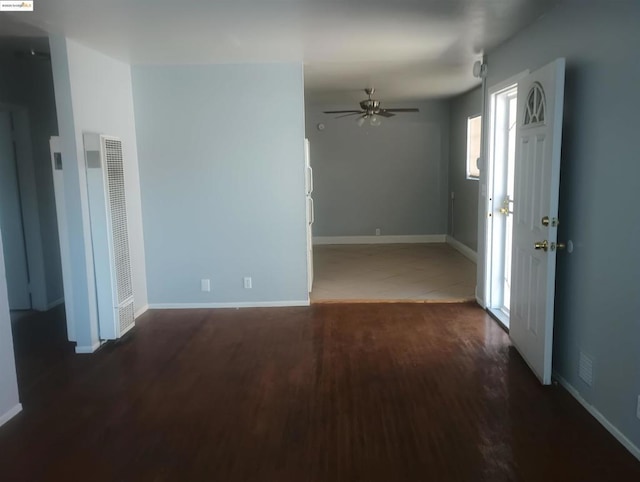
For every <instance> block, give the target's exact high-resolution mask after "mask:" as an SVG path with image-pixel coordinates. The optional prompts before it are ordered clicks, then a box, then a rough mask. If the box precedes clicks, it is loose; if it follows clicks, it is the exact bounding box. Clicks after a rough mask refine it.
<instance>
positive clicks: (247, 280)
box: [244, 276, 252, 290]
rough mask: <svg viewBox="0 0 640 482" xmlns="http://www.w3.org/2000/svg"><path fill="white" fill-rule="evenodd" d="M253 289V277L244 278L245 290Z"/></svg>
mask: <svg viewBox="0 0 640 482" xmlns="http://www.w3.org/2000/svg"><path fill="white" fill-rule="evenodd" d="M251 287H252V282H251V277H250V276H246V277H245V278H244V288H245V289H246V290H250V289H251Z"/></svg>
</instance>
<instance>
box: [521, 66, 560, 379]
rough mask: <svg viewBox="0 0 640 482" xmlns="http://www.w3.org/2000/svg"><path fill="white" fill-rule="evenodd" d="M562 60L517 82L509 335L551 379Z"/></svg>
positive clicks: (540, 372) (537, 371)
mask: <svg viewBox="0 0 640 482" xmlns="http://www.w3.org/2000/svg"><path fill="white" fill-rule="evenodd" d="M564 73H565V60H564V59H558V60H556V61H554V62H552V63H550V64H548V65H546V66H545V67H543V68H541V69H539V70H536V71H535V72H532V73H531V74H529V75H528V76H526V77H525V78H524V79H522V80H521V81H520V82H519V83H518V109H517V131H516V139H517V147H516V165H515V196H514V197H515V198H514V203H513V214H514V222H513V250H512V263H513V265H512V269H513V271H512V280H511V282H512V286H511V320H510V323H511V324H510V336H511V340H512V342H513V344H514V345H515V347H516V348H517V349H518V351H519V352H520V354H521V355H522V357H523V358H524V359H525V361H526V362H527V363H528V365H529V366H530V367H531V369H532V370H533V372H534V373H535V374H536V376H537V377H538V378H539V379H540V381H541V382H542V383H543V384H545V385H548V384H549V383H551V352H552V346H553V305H554V296H555V273H556V253H557V249H558V244H557V234H558V190H559V187H560V146H561V141H562V114H563V102H564Z"/></svg>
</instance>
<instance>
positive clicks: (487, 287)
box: [476, 69, 530, 307]
mask: <svg viewBox="0 0 640 482" xmlns="http://www.w3.org/2000/svg"><path fill="white" fill-rule="evenodd" d="M529 73H530V70H529V69H526V70H523V71H521V72H518V73H517V74H515V75H513V76H511V77H509V78H508V79H505V80H503V81H501V82H497V83H495V84H493V85H492V86H488V85H487V83H486V77H485V78H483V79H482V86H483V94H482V119H483V121H482V122H483V124H482V148H481V154H482V169H480V189H478V248H479V249H480V254H479V256H478V259H479V265H480V267H481V269H479V270H478V273H479V274H480V272H482V276H478V280H477V285H478V292H479V293H480V294H481V295H482V296H476V297H477V298H478V299H482V300H483V303H482V305H483V306H485V307H486V306H490V305H491V276H492V268H493V266H492V256H491V252H490V250H492V249H493V245H492V236H493V217H492V216H489V214H490V213H491V212H492V211H493V207H492V204H493V201H490V200H489V199H493V158H492V156H491V154H492V152H491V145H492V144H491V143H492V139H491V134H492V133H493V129H492V127H491V125H492V123H493V122H494V119H493V117H494V116H493V115H492V109H491V97H492V96H495V95H497V94H498V93H500V92H502V91H504V90H506V89H508V88H510V87H511V86H513V85H516V86H517V85H518V84H519V83H520V81H521V80H522V79H523V78H525V77H526V76H527V75H529ZM483 189H484V194H483Z"/></svg>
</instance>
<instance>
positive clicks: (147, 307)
mask: <svg viewBox="0 0 640 482" xmlns="http://www.w3.org/2000/svg"><path fill="white" fill-rule="evenodd" d="M148 309H149V305H144V306H141V307H140V308H138V311H136V312H135V313H134V315H133V317H134V318H138V317H140V316H142V315H143V314H144V313H145V312H146V311H147V310H148Z"/></svg>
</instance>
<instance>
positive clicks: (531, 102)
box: [523, 82, 546, 126]
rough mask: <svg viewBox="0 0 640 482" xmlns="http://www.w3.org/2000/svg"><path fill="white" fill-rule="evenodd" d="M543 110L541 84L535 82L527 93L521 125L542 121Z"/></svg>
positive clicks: (544, 108) (544, 103)
mask: <svg viewBox="0 0 640 482" xmlns="http://www.w3.org/2000/svg"><path fill="white" fill-rule="evenodd" d="M545 110H546V102H545V98H544V90H542V86H541V85H540V84H539V83H538V82H536V83H534V84H533V86H532V87H531V90H530V91H529V94H528V95H527V103H526V106H525V112H524V122H523V125H525V126H527V125H531V124H539V123H541V122H544V118H545Z"/></svg>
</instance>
